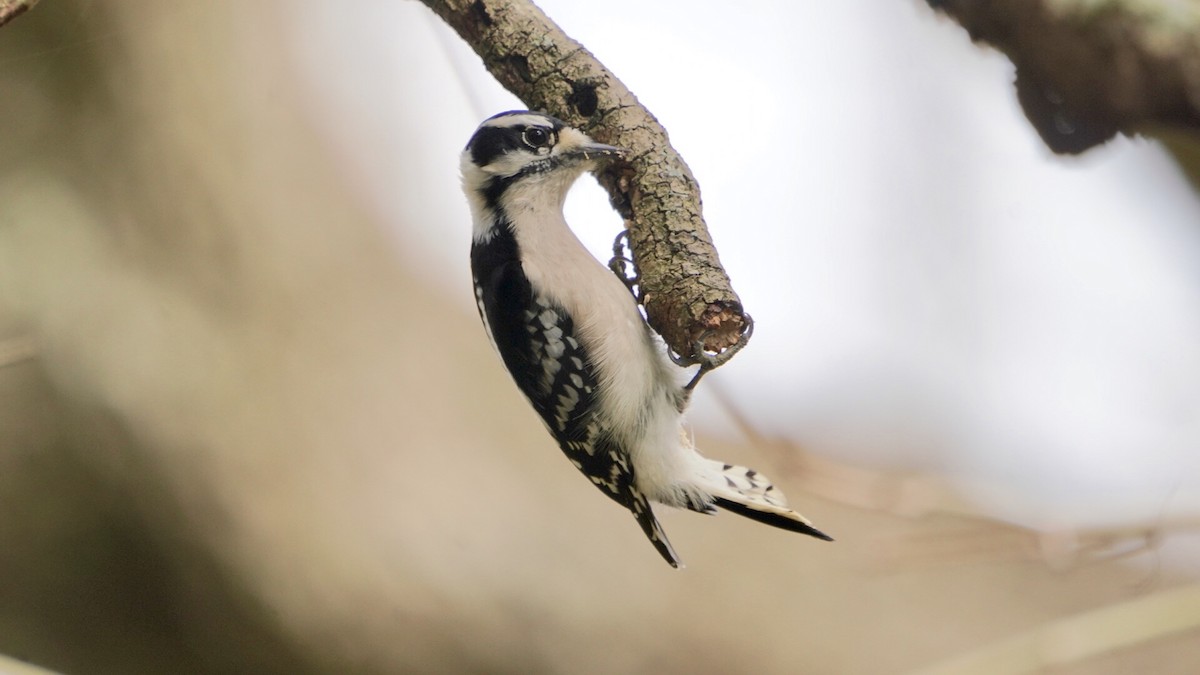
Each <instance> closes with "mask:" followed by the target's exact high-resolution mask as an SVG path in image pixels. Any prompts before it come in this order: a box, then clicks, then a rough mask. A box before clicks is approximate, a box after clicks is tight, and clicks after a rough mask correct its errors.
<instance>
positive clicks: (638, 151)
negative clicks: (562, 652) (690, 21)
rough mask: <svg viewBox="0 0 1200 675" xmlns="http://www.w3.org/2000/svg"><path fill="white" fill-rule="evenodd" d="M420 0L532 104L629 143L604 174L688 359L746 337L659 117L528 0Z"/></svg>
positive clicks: (667, 323)
mask: <svg viewBox="0 0 1200 675" xmlns="http://www.w3.org/2000/svg"><path fill="white" fill-rule="evenodd" d="M423 2H424V4H425V5H427V6H428V7H429V8H431V9H432V10H433V11H434V12H435V13H437V15H438V16H439V17H441V18H442V19H443V20H444V21H445V22H446V23H447V24H449V25H450V26H451V27H452V28H453V29H454V30H455V31H456V32H457V33H458V34H459V36H461V37H462V38H463V40H465V41H466V42H467V43H468V44H470V45H471V47H472V48H473V49H474V50H475V52H476V53H478V54H479V56H480V57H481V58H482V59H483V62H484V65H485V66H486V67H487V69H488V71H490V72H491V73H492V75H493V76H494V77H495V78H496V79H497V80H498V81H499V82H500V83H501V84H503V85H504V86H505V87H506V88H507V89H508V90H509V91H511V92H512V93H513V94H515V95H516V96H517V97H518V98H520V99H521V100H522V101H524V102H525V104H526V105H528V106H529V107H530V108H531V109H535V110H541V111H544V112H547V113H550V114H552V115H554V116H556V117H559V118H561V119H562V120H563V121H565V122H567V123H568V124H570V125H572V126H575V127H578V128H580V129H583V130H584V131H585V132H587V133H588V134H589V135H591V136H592V137H593V138H595V139H596V140H598V141H601V142H603V143H610V144H612V145H616V146H620V147H623V148H626V149H628V150H630V151H631V152H630V153H629V156H628V157H627V158H626V160H625V161H623V162H620V163H615V164H614V165H613V166H611V167H609V168H607V169H605V170H604V171H603V172H601V173H600V175H599V179H600V183H601V185H603V186H604V187H605V189H607V190H608V193H609V196H610V199H611V200H612V204H613V207H614V208H616V209H617V211H618V212H619V213H620V214H621V216H622V217H623V218H625V221H626V227H628V229H629V245H630V249H631V250H632V252H633V261H634V265H635V266H636V268H637V271H638V274H639V275H640V277H639V286H640V289H641V300H642V303H643V304H644V305H645V307H646V314H647V317H648V318H649V321H650V325H651V327H653V328H654V330H656V331H658V332H659V333H660V334H661V335H662V336H663V339H664V340H665V341H666V343H667V345H668V346H670V347H671V349H672V350H673V351H674V352H675V353H676V354H679V355H680V356H682V357H684V358H685V360H687V361H689V362H692V361H694V360H695V357H696V356H699V354H697V353H696V349H695V344H696V342H697V341H699V340H702V341H703V344H704V351H706V352H710V353H719V352H722V351H723V350H728V349H729V348H730V347H734V346H735V345H740V343H741V341H742V340H743V337H744V336H746V333H747V330H748V328H749V324H748V321H747V317H745V315H744V314H743V311H742V304H741V301H740V300H739V299H738V297H737V295H736V294H735V293H734V292H733V288H732V286H731V285H730V282H729V277H728V276H727V275H726V274H725V270H724V269H723V268H722V267H721V263H720V261H719V260H718V259H717V252H716V250H715V249H714V248H713V245H712V240H711V239H710V238H709V235H708V230H707V228H706V226H705V224H704V218H703V216H702V214H701V207H700V188H699V186H698V185H697V184H696V179H695V178H694V177H693V176H692V172H691V170H690V169H688V166H687V164H685V163H684V161H683V159H682V158H681V157H680V156H679V154H678V153H676V152H675V150H674V149H673V148H672V147H671V144H670V142H669V140H668V138H667V133H666V131H665V130H664V129H663V128H662V126H661V125H660V124H659V123H658V120H656V119H655V118H654V116H653V115H651V114H650V112H649V111H648V110H646V109H645V108H644V107H643V106H642V105H641V104H640V103H638V100H637V98H635V97H634V95H633V94H632V93H631V92H630V91H629V90H628V89H627V88H626V87H625V86H624V85H623V84H622V83H621V82H620V81H619V80H618V79H617V78H616V76H614V75H613V74H612V73H611V72H610V71H609V70H608V69H607V68H605V67H604V66H603V65H602V64H601V63H600V62H599V61H597V60H596V58H595V57H594V56H592V54H591V53H589V52H588V51H587V50H586V49H584V48H583V46H582V45H580V44H579V43H578V42H575V41H574V40H572V39H571V38H569V37H567V35H566V34H564V33H563V32H562V30H561V29H560V28H559V27H558V26H556V25H555V24H554V23H553V22H552V21H551V20H550V19H549V18H548V17H546V15H545V14H543V13H542V12H541V10H539V9H538V8H537V7H535V6H534V5H533V4H532V3H531V2H528V0H423ZM726 353H727V354H730V355H731V353H730V352H726Z"/></svg>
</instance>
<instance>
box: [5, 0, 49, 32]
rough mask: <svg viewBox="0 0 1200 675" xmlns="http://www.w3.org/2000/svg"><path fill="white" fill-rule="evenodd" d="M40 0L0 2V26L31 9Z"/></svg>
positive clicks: (8, 0) (7, 0)
mask: <svg viewBox="0 0 1200 675" xmlns="http://www.w3.org/2000/svg"><path fill="white" fill-rule="evenodd" d="M39 2H41V0H0V26H3V25H4V24H6V23H8V22H9V21H12V20H13V19H15V18H17V17H18V16H21V15H22V14H24V13H25V12H28V11H29V10H31V9H33V8H34V6H35V5H37V4H38V3H39Z"/></svg>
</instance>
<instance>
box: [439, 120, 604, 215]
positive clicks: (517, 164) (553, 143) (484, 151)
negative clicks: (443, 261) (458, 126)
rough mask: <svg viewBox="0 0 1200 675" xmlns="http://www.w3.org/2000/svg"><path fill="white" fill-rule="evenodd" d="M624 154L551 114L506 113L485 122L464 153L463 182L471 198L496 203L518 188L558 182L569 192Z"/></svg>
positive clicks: (563, 189) (472, 137) (477, 130)
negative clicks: (590, 173)
mask: <svg viewBox="0 0 1200 675" xmlns="http://www.w3.org/2000/svg"><path fill="white" fill-rule="evenodd" d="M624 152H625V151H624V150H622V149H620V148H615V147H613V146H611V145H604V144H603V143H597V142H595V141H593V140H592V139H591V138H590V137H589V136H588V135H587V134H585V133H583V132H582V131H580V130H578V129H574V128H572V127H569V126H567V125H566V124H564V123H563V122H562V120H559V119H557V118H554V117H551V116H549V115H545V114H542V113H537V112H530V111H528V110H515V111H511V112H503V113H500V114H499V115H494V116H492V117H489V118H488V119H486V120H484V122H483V124H480V125H479V128H478V129H476V130H475V134H474V135H473V136H471V140H470V141H469V142H468V143H467V147H466V149H465V150H463V154H462V174H463V183H464V187H466V189H467V192H468V194H470V193H475V194H478V195H488V194H489V193H492V194H494V195H495V197H496V198H498V197H499V195H500V193H502V192H503V191H504V190H505V189H507V188H508V187H510V186H512V185H514V184H516V183H531V184H532V183H538V184H543V183H553V184H557V185H560V186H562V187H561V190H562V191H563V192H565V190H566V188H567V187H569V186H570V184H571V183H572V182H574V180H575V179H576V178H577V177H578V176H579V175H580V174H581V173H583V172H584V171H586V170H588V169H591V168H594V166H595V163H596V162H597V161H598V160H601V159H605V158H610V157H619V156H621V155H622V154H624ZM545 187H550V185H549V184H547V185H545ZM488 201H491V200H488Z"/></svg>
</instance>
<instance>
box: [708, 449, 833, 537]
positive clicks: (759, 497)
mask: <svg viewBox="0 0 1200 675" xmlns="http://www.w3.org/2000/svg"><path fill="white" fill-rule="evenodd" d="M704 461H706V462H708V463H709V464H710V468H712V470H713V471H716V472H717V474H718V475H717V477H716V480H715V481H714V483H715V484H710V485H705V486H704V487H705V489H706V490H707V491H708V492H709V494H711V495H712V496H713V503H714V504H716V505H717V506H719V507H721V508H723V509H725V510H726V511H731V512H733V513H736V514H738V515H739V516H745V517H747V518H749V519H751V520H757V521H758V522H760V523H766V524H767V525H774V526H775V527H778V528H782V529H784V530H790V531H792V532H799V533H801V534H807V535H809V536H813V537H816V538H817V539H824V540H825V541H833V537H830V536H829V535H827V534H825V533H824V532H822V531H820V530H818V529H817V528H815V527H813V526H812V523H810V522H808V519H807V518H805V517H804V516H802V515H800V514H799V513H796V512H795V511H793V510H792V509H791V508H790V507H788V504H787V499H786V498H785V497H784V496H783V493H782V492H780V491H779V489H778V488H776V487H775V486H774V485H772V484H771V481H770V480H769V479H768V478H767V477H766V476H764V475H762V474H761V473H759V472H757V471H755V470H754V469H747V468H746V467H744V466H737V465H736V464H724V463H722V462H717V461H714V460H711V459H705V460H704Z"/></svg>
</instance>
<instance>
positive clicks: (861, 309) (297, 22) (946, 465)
mask: <svg viewBox="0 0 1200 675" xmlns="http://www.w3.org/2000/svg"><path fill="white" fill-rule="evenodd" d="M539 4H540V5H541V6H542V7H543V8H544V9H545V10H546V11H547V13H548V14H550V15H551V16H552V17H554V18H555V19H556V20H557V21H558V22H559V24H560V25H562V26H563V27H564V28H565V29H566V31H567V32H568V33H569V34H571V35H572V36H574V37H575V38H577V39H579V40H580V41H582V42H583V43H584V44H585V45H587V46H588V47H589V48H590V49H591V50H592V51H593V52H594V53H595V54H596V55H597V56H599V57H600V58H601V60H603V61H604V62H605V63H606V64H607V65H608V66H609V67H610V68H611V69H612V70H613V71H615V72H616V73H617V74H618V76H620V77H621V78H622V79H623V80H624V81H625V82H626V84H627V85H629V87H630V88H631V89H633V91H634V92H635V93H637V94H638V96H639V97H640V98H641V100H642V102H643V103H645V104H647V105H648V107H650V109H651V110H652V111H653V112H654V113H655V114H656V115H657V116H658V118H659V119H660V120H661V121H662V122H663V123H664V125H665V126H666V127H667V129H668V130H669V131H670V133H671V137H672V140H673V142H674V144H675V146H676V147H677V148H678V149H679V150H680V151H681V152H682V154H683V155H684V156H685V157H686V158H687V160H688V162H689V164H690V165H691V167H692V169H693V171H694V172H695V174H696V176H697V177H698V178H699V180H700V183H701V186H702V188H703V190H704V203H705V213H706V216H707V219H708V223H709V226H710V229H711V231H712V233H713V236H714V239H715V241H716V243H717V245H718V248H719V250H720V252H721V257H722V260H723V261H724V263H725V265H726V267H727V269H728V271H729V272H730V275H731V277H732V278H733V280H734V284H735V287H736V288H737V290H738V292H739V293H740V295H741V296H742V299H743V301H744V302H745V304H746V306H747V308H748V309H749V311H750V312H751V313H752V314H753V315H754V317H755V319H756V323H757V331H756V333H755V337H754V340H753V341H752V342H751V346H750V347H749V348H748V349H747V350H746V351H745V352H743V353H742V354H740V355H739V356H738V357H737V358H736V359H735V360H734V361H733V363H732V364H731V365H729V366H727V367H726V368H724V369H722V370H721V371H720V372H719V373H717V374H715V375H714V376H711V378H712V380H711V382H710V381H706V384H712V383H714V382H715V383H717V384H716V386H720V387H722V388H723V389H724V390H725V391H727V392H729V393H731V394H733V395H734V396H735V398H736V399H737V400H738V401H739V405H741V406H742V407H743V408H744V411H745V412H746V413H747V414H748V415H749V416H750V417H751V418H752V419H753V421H754V423H755V424H756V425H757V426H758V427H759V428H761V429H762V430H763V431H764V432H767V433H770V434H775V435H781V436H786V437H789V438H792V439H794V440H796V441H797V442H800V443H803V444H804V446H805V447H806V448H808V449H811V450H814V451H816V452H819V453H824V454H828V455H832V456H836V457H839V458H841V459H843V460H847V461H853V462H858V463H865V464H870V465H874V466H892V467H905V468H916V469H922V470H930V471H936V472H938V473H942V474H946V475H949V476H951V477H955V478H956V479H957V480H960V481H962V482H963V484H968V483H969V484H972V485H973V486H974V487H973V488H972V490H971V492H972V494H973V495H974V496H975V497H976V498H978V499H980V500H981V502H982V503H983V504H984V505H985V506H986V508H987V509H989V510H991V512H993V513H994V514H996V515H997V516H998V517H1002V518H1007V519H1011V520H1014V521H1017V522H1020V523H1023V524H1026V525H1032V526H1043V527H1044V526H1055V525H1088V524H1105V523H1118V522H1143V523H1144V522H1152V521H1154V520H1156V519H1158V518H1159V517H1162V516H1163V515H1166V514H1172V513H1174V514H1192V516H1193V517H1194V516H1195V515H1196V514H1200V447H1198V446H1200V200H1198V199H1197V197H1196V195H1195V194H1194V193H1193V191H1192V190H1191V188H1190V187H1189V186H1188V185H1187V183H1186V182H1185V180H1184V178H1182V177H1181V175H1180V174H1179V172H1178V171H1177V170H1176V169H1175V167H1174V165H1173V164H1172V163H1171V161H1170V160H1169V159H1168V158H1167V156H1166V155H1165V154H1164V153H1163V152H1162V151H1161V150H1160V149H1159V148H1158V147H1157V146H1155V145H1154V144H1152V143H1148V142H1144V141H1137V140H1134V141H1131V140H1126V139H1120V140H1117V141H1116V142H1113V143H1111V144H1110V145H1108V146H1107V147H1105V148H1102V149H1099V150H1094V151H1092V152H1091V153H1089V154H1088V155H1087V156H1086V157H1084V158H1082V159H1062V158H1057V157H1054V156H1052V155H1051V154H1050V153H1049V151H1048V150H1046V149H1045V148H1044V147H1043V146H1042V145H1041V143H1040V141H1038V139H1037V138H1036V136H1035V134H1034V132H1033V131H1032V130H1031V128H1030V127H1029V125H1028V124H1027V123H1026V122H1025V120H1024V118H1023V117H1022V116H1021V114H1020V111H1019V109H1018V107H1017V104H1016V102H1015V97H1014V95H1013V91H1012V87H1011V84H1010V83H1011V80H1012V68H1011V66H1010V65H1009V63H1008V61H1007V60H1006V59H1005V58H1003V57H1002V56H1000V55H998V54H996V53H993V52H990V51H985V50H983V49H979V48H976V47H974V46H972V45H971V44H970V43H969V41H968V39H967V37H966V35H965V33H964V32H963V31H962V30H961V29H960V28H958V27H957V26H955V25H953V24H951V23H949V22H947V21H944V20H941V19H939V18H937V17H936V16H935V15H934V14H933V13H932V12H931V11H930V10H929V9H928V8H927V7H926V6H925V4H924V3H921V2H916V1H915V0H914V1H910V2H905V1H904V0H894V1H891V2H878V1H877V0H841V1H840V2H824V3H817V2H782V1H779V2H758V3H742V5H741V6H739V7H738V8H737V9H736V11H731V10H730V6H729V5H728V3H716V2H697V1H696V0H676V1H672V2H666V1H661V2H653V3H647V2H644V1H642V0H608V1H606V2H605V3H604V4H603V9H602V10H601V9H598V8H597V5H596V4H595V3H577V2H570V1H569V0H542V1H541V2H540V3H539ZM283 20H285V21H288V22H289V25H288V29H289V31H290V32H291V34H292V35H294V37H295V42H294V46H295V52H294V59H295V63H296V65H297V70H298V72H299V73H300V74H301V77H302V78H303V79H304V80H305V83H306V85H307V86H308V87H310V88H311V93H312V98H311V100H312V103H313V107H314V111H315V112H314V121H315V123H317V124H319V125H321V126H322V127H323V128H324V129H325V131H326V132H327V134H328V136H329V138H330V142H331V145H332V146H334V147H335V148H336V152H337V153H338V154H339V155H340V156H341V158H342V160H343V161H344V166H345V171H346V173H347V175H348V176H349V177H350V180H351V181H352V182H354V183H355V184H357V185H360V186H361V189H362V197H363V199H364V200H366V201H367V202H368V203H369V204H370V205H371V206H372V208H374V209H375V211H376V213H377V214H378V216H379V218H380V219H381V221H382V222H385V223H387V224H388V225H389V226H390V227H392V228H394V230H395V232H396V240H395V241H396V246H397V254H398V255H401V256H403V257H404V259H405V261H406V264H410V265H412V266H414V267H415V268H417V269H421V270H423V271H424V272H426V273H428V274H429V276H430V277H431V279H433V281H434V282H435V283H438V284H444V285H446V286H447V287H448V289H449V295H448V297H452V298H461V305H462V308H463V311H464V312H473V311H474V309H473V307H472V301H471V293H470V291H469V284H468V272H467V266H466V257H467V250H468V242H469V231H470V226H469V219H468V215H467V211H466V206H465V204H464V203H463V200H462V196H461V193H460V192H459V187H458V177H457V171H458V167H457V162H458V152H459V151H460V150H461V148H462V146H463V144H464V143H465V142H466V140H467V138H468V137H469V135H470V134H471V132H472V131H473V130H474V127H475V125H476V124H477V123H478V122H479V121H480V120H481V119H483V118H484V117H486V116H488V115H491V114H493V113H495V112H499V111H501V110H506V109H511V108H518V107H521V106H520V104H519V103H518V102H517V101H516V99H514V98H512V97H511V96H510V95H508V94H507V93H506V92H504V91H503V90H502V89H501V88H500V87H499V86H498V85H496V84H495V83H494V82H493V81H492V80H491V79H490V77H489V76H488V75H487V74H486V72H485V71H484V70H483V68H482V66H481V65H480V64H479V61H478V59H477V58H476V57H475V56H474V55H473V54H472V53H471V52H470V51H469V50H467V48H466V47H465V46H463V45H461V44H460V43H459V42H458V40H457V38H456V37H455V36H454V35H453V34H452V33H451V32H450V31H449V30H448V29H446V28H445V27H444V26H442V25H441V24H440V23H439V22H438V21H437V19H436V18H435V17H433V15H432V14H431V13H430V12H429V11H428V10H426V9H425V8H424V7H423V6H422V5H420V4H419V3H416V2H395V0H372V1H367V0H363V1H361V2H358V3H355V7H354V11H353V12H347V11H345V8H344V7H342V6H340V5H337V4H336V3H324V2H315V1H310V2H307V3H306V6H305V8H304V9H303V10H302V11H295V8H289V10H288V11H287V12H286V15H285V17H284V19H283ZM399 185H404V186H406V187H405V188H404V189H400V188H398V187H397V186H399ZM408 186H412V187H408ZM414 194H419V195H421V196H422V199H421V200H419V201H417V200H414V199H413V198H412V195H414ZM567 215H568V220H569V221H570V222H572V223H573V224H574V225H575V226H576V229H577V230H578V231H580V234H581V236H582V237H583V238H584V239H585V241H586V242H588V243H589V245H590V246H592V248H593V250H594V251H596V252H597V254H598V255H600V256H604V259H607V255H608V250H609V246H610V242H611V241H612V237H613V236H614V235H615V233H616V232H617V231H618V230H619V229H620V227H621V225H620V222H619V220H618V219H617V217H616V216H615V215H614V214H613V213H612V212H611V211H610V210H609V209H608V207H607V203H606V200H605V199H604V197H603V195H602V194H601V192H600V190H599V188H598V187H596V186H595V184H594V182H593V181H590V180H588V179H585V180H584V181H581V184H580V186H579V187H578V188H577V190H576V192H575V193H574V194H573V195H572V198H571V200H570V201H569V203H568V214H567ZM480 339H481V340H482V339H483V333H482V331H481V333H480ZM701 389H702V390H703V389H704V387H702V388H701ZM691 419H692V421H693V422H694V423H695V424H696V425H697V426H698V427H700V429H701V430H702V431H704V432H706V433H723V432H730V431H729V427H728V425H726V424H725V423H724V422H723V418H722V416H721V414H720V411H719V409H718V408H717V407H716V406H715V404H714V403H713V401H712V400H711V399H709V398H706V397H705V396H703V391H702V393H701V395H700V396H699V400H698V401H697V404H696V406H695V407H694V408H693V413H692V415H691Z"/></svg>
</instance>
